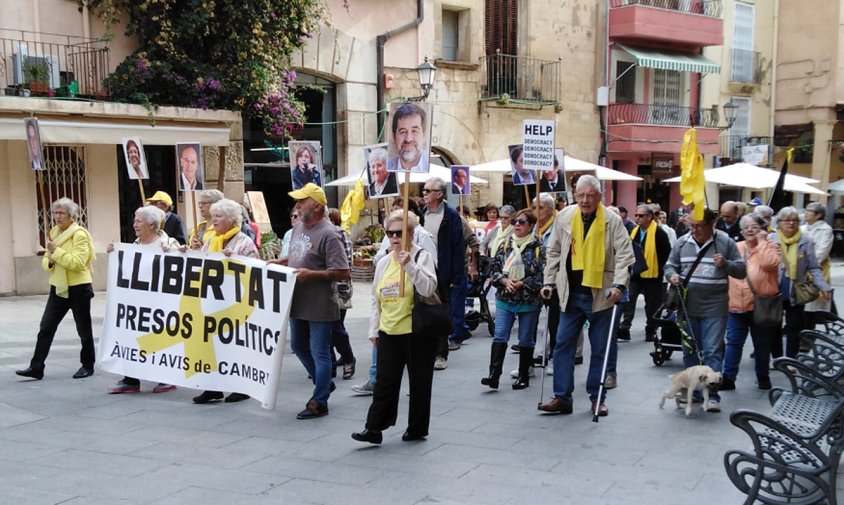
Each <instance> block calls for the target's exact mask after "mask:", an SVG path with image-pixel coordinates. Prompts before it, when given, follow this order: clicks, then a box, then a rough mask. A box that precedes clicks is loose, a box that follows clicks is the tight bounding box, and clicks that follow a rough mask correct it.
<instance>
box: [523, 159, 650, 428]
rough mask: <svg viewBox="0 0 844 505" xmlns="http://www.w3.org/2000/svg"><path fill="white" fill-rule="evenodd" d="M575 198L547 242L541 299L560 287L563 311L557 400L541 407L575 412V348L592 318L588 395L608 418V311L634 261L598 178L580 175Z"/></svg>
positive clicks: (557, 359)
mask: <svg viewBox="0 0 844 505" xmlns="http://www.w3.org/2000/svg"><path fill="white" fill-rule="evenodd" d="M574 199H575V201H576V202H577V205H576V206H570V207H566V208H565V209H563V210H562V211H561V212H560V213H559V214H558V215H557V218H556V220H555V221H554V225H553V229H552V231H551V238H550V239H549V242H548V249H547V262H546V266H545V286H544V287H543V288H542V291H541V295H542V297H543V298H544V299H546V300H547V299H550V298H551V296H552V295H553V291H554V290H555V289H556V290H557V294H558V296H559V299H560V310H561V311H562V313H561V314H560V323H559V326H558V328H557V343H556V345H555V346H554V397H553V398H552V399H551V400H550V401H548V402H546V403H540V404H539V406H538V408H539V410H541V411H543V412H548V413H551V414H571V413H572V391H573V390H574V354H575V347H576V346H577V336H578V334H579V333H580V331H581V329H582V328H583V323H584V322H586V321H587V320H588V321H589V342H590V346H591V356H590V358H589V373H588V375H587V379H586V391H587V392H588V393H589V398H590V400H591V401H592V412H593V413H595V414H597V415H599V416H606V415H607V414H609V409H608V408H607V406H606V404H605V403H604V396H605V395H604V393H603V391H599V389H602V388H600V384H601V382H602V380H603V378H602V377H601V374H602V365H603V363H604V355H605V351H606V348H607V346H608V345H609V341H610V338H611V334H610V331H611V322H612V316H613V314H612V313H613V311H612V310H610V309H612V307H613V305H614V304H615V303H617V302H618V301H619V300H620V299H621V295H622V293H623V292H624V291H625V290H626V289H627V287H626V286H627V282H628V281H629V279H630V273H629V268H630V266H632V265H633V263H634V261H635V258H634V256H633V248H632V246H631V245H630V237H629V235H628V233H627V230H626V229H625V228H624V223H623V222H622V221H621V218H620V217H619V216H618V215H616V214H615V213H614V212H609V211H607V208H606V207H605V206H604V205H603V204H602V203H601V184H600V182H598V179H596V178H595V177H594V176H591V175H584V176H582V177H580V179H579V180H578V181H577V187H576V188H575V192H574Z"/></svg>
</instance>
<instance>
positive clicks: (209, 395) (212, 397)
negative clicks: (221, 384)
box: [193, 391, 223, 405]
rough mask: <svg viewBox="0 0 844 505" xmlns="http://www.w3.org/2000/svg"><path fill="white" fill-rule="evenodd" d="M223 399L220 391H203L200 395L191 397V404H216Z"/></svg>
mask: <svg viewBox="0 0 844 505" xmlns="http://www.w3.org/2000/svg"><path fill="white" fill-rule="evenodd" d="M222 399H223V393H222V391H203V392H202V394H201V395H199V396H194V397H193V403H196V404H197V405H202V404H204V403H208V402H216V401H217V400H222Z"/></svg>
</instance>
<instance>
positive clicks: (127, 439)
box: [0, 262, 844, 505]
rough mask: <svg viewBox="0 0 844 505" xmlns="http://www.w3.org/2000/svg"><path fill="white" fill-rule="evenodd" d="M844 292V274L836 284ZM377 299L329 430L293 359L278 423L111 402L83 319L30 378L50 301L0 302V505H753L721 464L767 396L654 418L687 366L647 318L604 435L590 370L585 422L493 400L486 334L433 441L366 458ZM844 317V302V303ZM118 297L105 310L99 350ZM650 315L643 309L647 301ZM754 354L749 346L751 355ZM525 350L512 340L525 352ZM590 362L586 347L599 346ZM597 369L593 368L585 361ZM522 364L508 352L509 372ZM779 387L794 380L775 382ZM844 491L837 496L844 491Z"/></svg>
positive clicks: (393, 435)
mask: <svg viewBox="0 0 844 505" xmlns="http://www.w3.org/2000/svg"><path fill="white" fill-rule="evenodd" d="M833 285H834V286H836V287H837V288H839V289H838V290H839V291H840V292H841V293H844V289H841V288H842V286H844V263H840V262H839V263H836V264H834V268H833ZM370 289H371V288H370V286H369V285H366V284H364V283H356V284H355V299H354V303H355V306H354V309H352V310H351V311H349V313H348V315H347V318H346V323H347V328H348V329H349V333H350V335H351V336H352V345H353V348H354V351H355V354H356V356H357V374H356V375H355V377H354V379H353V380H351V381H343V380H342V379H340V378H339V377H338V379H337V386H338V388H337V391H336V392H335V393H334V394H333V395H332V396H331V400H330V403H329V406H330V409H331V411H330V415H329V416H327V417H324V418H320V419H316V420H309V421H298V420H296V412H298V411H299V410H301V409H302V408H303V405H304V403H305V401H306V400H307V399H308V397H309V395H310V392H311V388H312V386H311V384H310V381H308V379H307V375H306V373H305V372H304V369H303V368H302V366H301V365H300V363H299V362H298V360H297V359H296V358H295V356H293V355H292V354H288V355H286V356H285V357H284V366H283V369H282V383H281V388H280V389H281V390H280V396H279V403H278V408H277V409H276V410H275V411H267V410H263V409H261V407H260V405H259V404H258V403H257V402H255V401H245V402H241V403H237V404H223V403H217V404H211V405H193V404H192V403H191V398H192V397H193V396H194V395H195V394H197V393H196V391H192V390H186V389H177V390H176V391H173V392H170V393H166V394H156V395H154V394H152V393H151V389H152V386H153V384H151V383H146V382H145V383H144V384H143V386H142V387H143V390H144V392H143V393H141V394H135V395H107V394H106V388H107V387H108V386H109V385H111V384H113V383H114V382H116V381H117V379H118V377H116V376H114V375H113V374H108V373H105V372H101V371H99V370H98V371H97V373H96V374H95V375H94V376H93V377H91V378H88V379H84V380H73V379H71V378H70V376H71V375H72V374H73V372H74V371H75V370H76V369H77V368H78V367H79V358H78V356H79V343H78V337H77V336H76V333H75V329H74V325H73V321H72V318H71V317H70V316H69V317H68V318H67V319H66V320H65V322H64V323H63V324H62V326H61V327H60V329H59V333H58V335H57V337H56V341H55V342H54V344H53V347H52V351H51V354H50V357H49V358H48V360H47V368H46V371H45V373H46V375H45V378H44V380H43V381H29V380H19V379H20V378H19V377H17V376H15V374H14V370H16V369H19V368H24V367H26V366H27V364H28V361H29V358H30V356H31V352H32V349H33V347H34V342H35V335H36V333H37V329H38V322H39V320H40V317H41V312H42V310H43V308H44V303H45V301H46V296H34V297H12V298H0V503H2V504H6V503H10V504H11V503H14V504H26V505H29V504H33V505H35V504H38V505H41V504H63V505H69V504H73V505H83V504H84V505H114V504H118V503H120V504H133V505H134V504H152V503H155V504H158V505H171V504H172V505H176V504H178V505H184V504H207V503H210V504H235V503H237V504H244V505H252V504H259V505H262V504H278V503H291V504H336V503H343V504H361V505H378V504H417V503H419V504H422V503H441V504H452V505H457V504H467V505H468V504H492V505H524V504H526V503H542V504H550V503H560V504H578V505H593V504H595V505H596V504H631V505H639V504H641V505H644V504H652V503H660V504H676V505H692V504H701V505H704V504H705V505H710V504H712V503H724V504H728V503H740V502H741V501H743V499H744V496H743V495H742V494H740V493H739V492H738V491H737V490H736V489H735V488H734V487H733V485H732V484H731V483H730V482H729V480H728V479H727V476H726V473H725V471H724V466H723V454H724V452H725V450H727V449H729V448H744V447H748V446H749V439H748V438H747V437H746V435H744V433H743V432H741V431H739V430H738V429H737V428H735V427H734V426H732V425H731V424H730V422H729V413H730V412H731V411H732V410H734V409H736V408H740V407H741V408H751V409H760V410H762V411H765V410H766V409H767V408H768V401H767V394H766V392H765V391H761V390H759V389H757V388H756V386H755V377H754V374H753V372H752V370H753V368H752V366H753V365H752V361H750V360H749V359H748V358H747V355H749V353H750V349H749V347H750V345H749V344H748V348H746V352H745V354H746V358H745V360H744V361H743V362H742V371H741V373H740V374H739V378H738V381H737V390H736V391H729V392H724V393H722V409H723V411H722V412H721V413H720V414H710V413H704V412H701V411H700V410H699V409H698V408H697V407H698V406H697V405H696V406H695V407H696V409H695V412H694V413H693V415H692V416H690V417H688V418H687V417H685V416H684V415H683V412H682V411H681V410H675V409H674V405H673V402H668V403H667V404H666V408H665V409H664V410H660V409H659V408H658V402H659V398H660V395H661V393H662V392H663V391H664V390H665V389H667V387H668V385H669V382H668V378H667V376H668V375H669V374H671V373H674V372H676V371H678V370H680V369H681V367H682V360H681V359H680V358H679V356H677V357H675V358H674V359H671V360H669V361H668V362H666V364H665V365H664V366H662V367H655V366H654V365H653V363H652V361H651V358H650V356H649V355H648V352H649V351H650V345H649V344H646V343H645V342H644V331H643V327H644V314H643V313H642V310H641V308H640V309H639V311H638V314H637V316H636V321H635V324H634V331H633V335H632V337H633V339H632V341H631V342H630V343H622V344H621V345H620V350H619V365H618V370H619V377H618V384H619V386H618V388H617V389H615V390H612V391H610V392H609V396H608V399H607V405H608V406H609V409H610V415H609V417H606V418H601V420H600V423H593V422H592V415H591V413H590V412H589V411H588V410H589V406H590V405H589V401H588V396H587V395H586V393H585V374H586V367H585V366H579V367H577V368H576V389H575V391H574V399H575V402H574V408H575V412H574V414H572V415H570V416H544V415H541V414H540V413H539V412H538V411H537V410H536V405H537V403H538V402H539V401H544V400H547V399H549V398H550V397H551V389H552V388H551V378H550V377H547V378H546V379H545V391H544V394H540V391H541V388H542V375H540V372H541V370H537V377H536V378H535V379H533V381H532V382H531V387H530V388H528V389H526V390H522V391H513V390H511V389H510V387H509V384H510V380H508V379H507V378H506V377H502V387H501V389H500V390H498V391H497V392H493V391H491V390H489V389H488V388H485V387H483V386H481V384H480V379H481V377H483V376H484V375H485V374H486V372H487V364H488V359H489V343H490V339H489V338H488V335H487V334H486V330H485V325H482V326H481V327H479V328H478V329H477V330H476V331H475V333H474V337H473V338H472V339H470V340H468V341H466V343H465V344H464V345H463V347H462V348H461V349H460V350H458V351H452V352H451V354H450V357H449V367H448V369H447V370H445V371H441V372H436V373H435V375H434V393H433V405H432V419H431V434H430V436H429V437H428V439H427V441H424V442H413V443H406V442H402V440H401V434H402V432H403V431H404V428H405V426H406V424H405V423H406V419H407V415H406V414H407V403H406V397H404V396H403V397H402V403H401V406H400V413H399V419H398V423H397V425H396V427H395V428H394V429H391V430H389V431H386V432H385V433H384V435H385V440H384V443H383V445H381V446H379V447H376V446H367V445H366V444H361V443H358V442H355V441H353V440H352V439H351V438H350V436H349V435H350V434H351V433H352V432H353V431H359V430H360V429H362V428H363V425H364V420H365V418H366V412H367V409H368V407H369V404H370V401H371V399H370V397H354V396H352V394H351V391H350V389H349V388H350V387H351V386H352V385H353V384H358V383H361V382H364V381H365V380H366V377H367V368H368V366H369V361H370V347H369V342H368V340H367V338H366V337H367V335H366V333H367V327H368V320H367V318H368V316H369V312H370V310H369V290H370ZM837 299H838V303H839V306H844V305H841V304H842V303H844V297H842V295H841V294H839V295H838V296H837ZM104 302H105V293H97V296H96V297H95V299H94V304H93V314H94V325H95V335H97V334H98V332H99V327H100V326H101V325H102V314H103V311H104V310H103V307H104ZM640 306H641V302H640ZM748 340H749V339H748ZM511 341H514V340H511ZM587 346H588V344H587ZM587 362H588V358H587ZM516 365H517V356H516V355H515V354H509V355H508V356H507V359H506V361H505V373H508V372H509V370H512V369H514V368H515V367H516ZM772 379H773V382H774V385H775V386H776V385H784V382H785V381H784V379H783V378H782V377H781V376H778V375H777V374H773V375H772ZM843 488H844V487H842V485H841V484H839V491H841V490H842V489H843Z"/></svg>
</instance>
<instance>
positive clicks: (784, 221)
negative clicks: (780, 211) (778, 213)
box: [779, 219, 800, 224]
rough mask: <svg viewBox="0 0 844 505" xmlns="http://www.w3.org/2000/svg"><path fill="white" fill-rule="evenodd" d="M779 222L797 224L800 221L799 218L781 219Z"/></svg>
mask: <svg viewBox="0 0 844 505" xmlns="http://www.w3.org/2000/svg"><path fill="white" fill-rule="evenodd" d="M779 222H780V223H782V224H797V223H799V222H800V221H799V220H797V219H781V220H780V221H779Z"/></svg>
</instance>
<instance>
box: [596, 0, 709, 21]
mask: <svg viewBox="0 0 844 505" xmlns="http://www.w3.org/2000/svg"><path fill="white" fill-rule="evenodd" d="M628 5H642V6H645V7H655V8H657V9H665V10H672V11H679V12H686V13H689V14H702V15H704V16H710V17H713V18H720V17H721V11H722V10H723V5H722V4H721V0H611V1H610V8H611V9H615V8H617V7H626V6H628Z"/></svg>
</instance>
